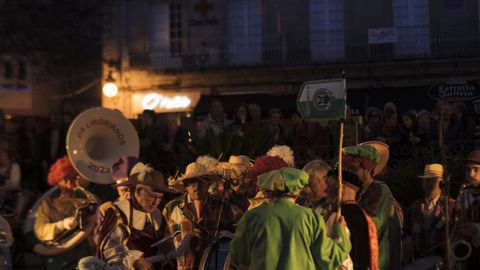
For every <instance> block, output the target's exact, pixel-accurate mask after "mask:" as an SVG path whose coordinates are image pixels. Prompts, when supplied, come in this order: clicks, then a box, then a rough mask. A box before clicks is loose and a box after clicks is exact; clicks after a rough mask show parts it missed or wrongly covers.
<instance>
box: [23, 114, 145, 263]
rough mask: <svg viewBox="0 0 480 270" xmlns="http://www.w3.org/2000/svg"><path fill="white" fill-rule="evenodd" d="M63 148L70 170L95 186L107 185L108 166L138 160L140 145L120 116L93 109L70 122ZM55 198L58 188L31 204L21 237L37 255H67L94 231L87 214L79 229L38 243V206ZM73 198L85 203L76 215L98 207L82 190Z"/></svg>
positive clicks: (131, 129) (85, 191) (108, 181)
mask: <svg viewBox="0 0 480 270" xmlns="http://www.w3.org/2000/svg"><path fill="white" fill-rule="evenodd" d="M66 148H67V154H68V157H69V159H70V161H71V163H72V165H73V167H74V168H75V169H76V170H77V172H78V173H79V174H80V175H81V176H82V177H83V178H85V179H87V180H88V181H90V182H94V183H97V184H111V183H113V180H112V172H111V170H110V168H111V167H112V165H113V164H114V163H115V162H116V161H118V159H119V158H120V157H122V156H134V157H138V154H139V150H140V143H139V139H138V136H137V132H136V130H135V128H134V127H133V125H132V124H131V123H130V121H129V120H128V119H126V118H125V117H124V116H123V115H122V113H121V112H119V111H116V110H111V109H106V108H93V109H89V110H87V111H85V112H83V113H81V114H80V115H79V116H78V117H77V118H75V119H74V121H73V122H72V124H71V125H70V127H69V129H68V133H67V137H66ZM58 194H59V189H58V187H52V188H51V189H50V190H48V191H47V192H46V193H45V194H43V195H42V196H41V197H40V199H39V200H38V201H37V202H36V203H35V204H34V206H33V207H32V209H31V210H30V211H29V213H28V215H27V218H26V220H25V224H24V234H25V236H26V238H27V240H28V241H29V242H30V244H31V245H32V248H33V250H34V251H35V252H36V253H38V254H40V255H44V256H56V255H59V254H62V253H64V252H67V251H70V250H71V249H73V248H74V247H76V246H77V245H79V244H80V243H81V242H82V241H84V240H85V239H86V238H87V237H88V235H91V234H92V232H93V229H94V227H95V219H94V218H91V217H93V216H92V215H91V214H89V218H88V220H83V223H84V225H83V226H77V227H76V228H75V229H73V230H71V231H67V233H66V234H64V235H60V237H58V238H55V240H54V241H48V242H46V241H40V240H38V237H37V235H36V233H35V230H34V227H35V220H36V216H37V211H38V209H39V206H40V205H41V204H42V202H43V201H46V200H49V199H51V198H55V197H56V196H58ZM75 194H76V195H75V196H76V197H75V198H77V199H81V200H84V201H85V204H84V205H82V206H81V207H80V208H77V213H80V212H81V213H84V212H85V211H87V212H89V213H91V212H92V207H93V208H94V207H95V206H96V205H97V204H99V203H100V201H99V200H98V198H96V196H95V195H94V194H92V193H91V192H89V191H88V190H85V189H84V188H82V187H78V188H77V189H76V190H75ZM82 211H83V212H82ZM94 211H95V208H94V209H93V212H94ZM75 216H77V214H75ZM78 216H79V217H81V216H84V215H78ZM79 223H80V222H79Z"/></svg>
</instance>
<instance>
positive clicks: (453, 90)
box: [428, 83, 480, 102]
mask: <svg viewBox="0 0 480 270" xmlns="http://www.w3.org/2000/svg"><path fill="white" fill-rule="evenodd" d="M428 96H429V97H430V98H432V99H434V100H444V101H452V102H459V101H469V100H474V99H476V98H477V97H480V88H479V87H478V85H476V84H474V83H464V84H439V85H434V86H432V87H430V89H428Z"/></svg>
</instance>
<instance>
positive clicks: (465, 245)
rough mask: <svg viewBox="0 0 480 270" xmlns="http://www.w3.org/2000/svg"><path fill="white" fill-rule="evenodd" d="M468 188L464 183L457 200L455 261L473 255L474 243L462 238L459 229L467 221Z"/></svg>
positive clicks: (453, 242) (453, 246)
mask: <svg viewBox="0 0 480 270" xmlns="http://www.w3.org/2000/svg"><path fill="white" fill-rule="evenodd" d="M467 188H468V185H465V184H464V185H462V187H461V189H460V192H459V195H458V199H457V201H456V202H455V211H456V215H455V225H454V228H453V231H452V232H453V236H454V237H455V238H454V241H452V258H453V260H454V263H456V262H463V261H465V260H467V259H468V258H469V257H470V256H471V255H472V245H471V244H470V243H469V242H468V241H466V240H465V239H462V236H461V235H460V232H459V229H460V226H461V225H462V224H465V223H466V222H467V210H466V209H465V190H466V189H467Z"/></svg>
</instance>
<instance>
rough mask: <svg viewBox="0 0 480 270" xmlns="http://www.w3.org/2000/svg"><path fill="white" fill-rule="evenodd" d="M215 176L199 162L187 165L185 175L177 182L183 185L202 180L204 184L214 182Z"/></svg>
mask: <svg viewBox="0 0 480 270" xmlns="http://www.w3.org/2000/svg"><path fill="white" fill-rule="evenodd" d="M213 176H214V174H212V173H211V172H209V170H208V169H207V168H206V167H205V166H203V165H202V164H200V163H198V162H192V163H190V164H188V165H187V168H186V169H185V173H184V174H183V175H182V176H180V177H179V178H177V179H176V181H175V182H181V183H183V185H185V184H187V183H189V182H191V181H194V180H200V181H202V182H204V183H209V182H211V181H212V180H213Z"/></svg>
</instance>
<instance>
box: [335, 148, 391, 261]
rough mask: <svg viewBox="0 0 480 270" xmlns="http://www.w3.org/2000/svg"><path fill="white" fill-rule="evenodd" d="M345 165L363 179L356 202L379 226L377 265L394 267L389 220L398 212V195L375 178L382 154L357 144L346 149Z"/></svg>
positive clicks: (344, 150) (344, 154) (344, 155)
mask: <svg viewBox="0 0 480 270" xmlns="http://www.w3.org/2000/svg"><path fill="white" fill-rule="evenodd" d="M342 151H343V155H342V158H343V162H344V167H345V168H346V169H347V170H349V171H351V172H353V173H354V174H356V175H357V176H358V177H359V178H360V181H361V182H362V188H361V190H360V192H359V193H358V194H357V201H358V204H359V205H360V207H362V208H363V209H364V210H365V211H366V212H367V213H368V214H369V215H370V216H371V217H372V218H373V222H374V223H375V226H376V227H377V237H378V267H379V269H382V270H383V269H394V268H392V267H394V265H390V261H391V258H390V257H391V256H390V245H391V243H390V233H392V230H391V228H390V225H389V223H390V219H391V218H393V215H394V213H395V204H396V201H395V198H394V197H393V195H392V192H391V191H390V188H388V186H387V185H386V184H385V183H383V182H380V181H376V180H375V179H374V175H375V173H376V171H377V170H378V167H379V164H380V163H381V162H380V156H379V153H378V151H377V150H376V148H375V147H373V146H370V145H358V146H350V147H346V148H344V149H343V150H342Z"/></svg>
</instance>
